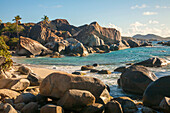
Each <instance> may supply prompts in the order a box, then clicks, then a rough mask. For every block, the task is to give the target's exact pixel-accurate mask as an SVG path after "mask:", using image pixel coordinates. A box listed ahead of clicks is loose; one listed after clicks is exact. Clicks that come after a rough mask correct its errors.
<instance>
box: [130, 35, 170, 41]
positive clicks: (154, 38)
mask: <svg viewBox="0 0 170 113" xmlns="http://www.w3.org/2000/svg"><path fill="white" fill-rule="evenodd" d="M133 38H135V39H147V40H169V39H170V38H165V37H161V36H158V35H155V34H147V35H141V34H137V35H134V36H133Z"/></svg>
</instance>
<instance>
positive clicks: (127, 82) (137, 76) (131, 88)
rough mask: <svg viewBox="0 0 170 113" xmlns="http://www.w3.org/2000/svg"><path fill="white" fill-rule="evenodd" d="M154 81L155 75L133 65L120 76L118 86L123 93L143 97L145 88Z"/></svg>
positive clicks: (144, 68) (142, 67)
mask: <svg viewBox="0 0 170 113" xmlns="http://www.w3.org/2000/svg"><path fill="white" fill-rule="evenodd" d="M156 79H157V77H156V75H155V74H154V73H152V72H151V71H149V70H148V69H147V68H146V67H144V66H139V65H133V66H130V67H129V68H127V69H126V70H125V71H124V72H123V73H122V74H121V76H120V86H121V87H122V89H123V90H124V91H125V92H129V93H133V94H139V95H143V93H144V91H145V89H146V88H147V86H148V85H149V84H150V83H151V82H153V81H155V80H156Z"/></svg>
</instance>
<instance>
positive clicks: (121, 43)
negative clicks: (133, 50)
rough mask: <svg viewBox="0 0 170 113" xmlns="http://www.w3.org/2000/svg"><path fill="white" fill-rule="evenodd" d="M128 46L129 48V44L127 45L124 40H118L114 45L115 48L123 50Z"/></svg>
mask: <svg viewBox="0 0 170 113" xmlns="http://www.w3.org/2000/svg"><path fill="white" fill-rule="evenodd" d="M127 48H129V46H127V45H125V44H124V43H123V42H122V41H120V42H118V43H117V44H116V45H115V46H114V50H122V49H127Z"/></svg>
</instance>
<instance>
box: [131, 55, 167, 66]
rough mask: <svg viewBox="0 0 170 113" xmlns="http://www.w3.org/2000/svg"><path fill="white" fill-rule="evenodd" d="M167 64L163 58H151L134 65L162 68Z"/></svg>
mask: <svg viewBox="0 0 170 113" xmlns="http://www.w3.org/2000/svg"><path fill="white" fill-rule="evenodd" d="M168 64H169V61H167V60H165V59H163V58H158V57H153V58H149V59H147V60H144V61H142V62H139V63H136V64H134V65H143V66H146V67H162V66H166V65H168Z"/></svg>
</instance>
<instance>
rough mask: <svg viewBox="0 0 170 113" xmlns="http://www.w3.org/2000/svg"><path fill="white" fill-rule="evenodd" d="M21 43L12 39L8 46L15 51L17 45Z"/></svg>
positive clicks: (17, 39)
mask: <svg viewBox="0 0 170 113" xmlns="http://www.w3.org/2000/svg"><path fill="white" fill-rule="evenodd" d="M18 42H19V38H15V37H14V38H10V40H9V41H8V42H7V45H8V46H10V49H12V50H14V49H15V48H16V47H17V44H18Z"/></svg>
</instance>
